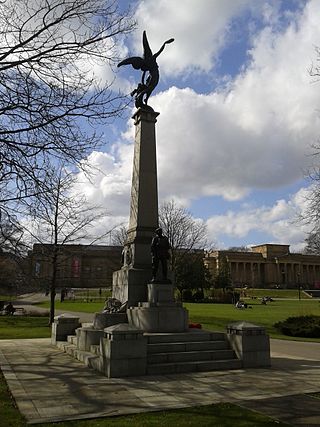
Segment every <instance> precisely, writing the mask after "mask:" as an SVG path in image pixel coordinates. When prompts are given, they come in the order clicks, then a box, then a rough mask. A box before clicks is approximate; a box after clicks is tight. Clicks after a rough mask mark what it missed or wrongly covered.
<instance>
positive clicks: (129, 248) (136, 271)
mask: <svg viewBox="0 0 320 427" xmlns="http://www.w3.org/2000/svg"><path fill="white" fill-rule="evenodd" d="M158 115H159V113H156V112H155V111H153V110H152V109H144V108H139V109H138V110H137V111H136V112H135V114H134V115H133V120H134V124H135V145H134V158H133V172H132V187H131V201H130V220H129V229H128V237H127V242H126V244H125V247H124V252H123V266H122V268H121V270H119V271H116V272H115V273H114V275H113V297H114V298H117V299H119V300H120V301H121V302H125V301H128V307H132V306H136V305H138V303H139V302H140V301H146V300H147V283H148V282H150V280H151V254H150V244H151V240H152V237H153V235H154V231H155V229H156V228H157V227H158V185H157V157H156V133H155V123H156V121H157V120H156V118H157V116H158Z"/></svg>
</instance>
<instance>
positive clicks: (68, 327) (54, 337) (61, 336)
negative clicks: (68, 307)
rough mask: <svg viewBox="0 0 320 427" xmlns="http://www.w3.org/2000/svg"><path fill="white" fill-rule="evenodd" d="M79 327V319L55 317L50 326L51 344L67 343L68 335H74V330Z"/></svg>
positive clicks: (64, 316) (63, 316) (74, 317)
mask: <svg viewBox="0 0 320 427" xmlns="http://www.w3.org/2000/svg"><path fill="white" fill-rule="evenodd" d="M80 326H81V324H80V322H79V317H76V316H70V315H63V314H62V315H60V316H55V318H54V322H53V324H52V333H51V342H52V344H56V343H57V341H67V337H68V335H75V330H76V329H77V328H79V327H80Z"/></svg>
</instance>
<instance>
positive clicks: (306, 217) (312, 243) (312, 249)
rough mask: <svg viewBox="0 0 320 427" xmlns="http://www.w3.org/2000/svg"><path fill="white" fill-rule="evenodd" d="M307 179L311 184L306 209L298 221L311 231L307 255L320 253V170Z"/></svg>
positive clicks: (306, 199) (307, 244) (307, 238)
mask: <svg viewBox="0 0 320 427" xmlns="http://www.w3.org/2000/svg"><path fill="white" fill-rule="evenodd" d="M307 179H308V180H309V182H310V183H311V185H310V187H309V189H308V191H307V192H306V193H305V197H304V202H305V203H304V209H303V210H302V211H301V212H299V213H298V214H297V217H296V220H297V222H299V223H300V224H303V225H304V226H306V228H307V229H308V230H309V232H308V233H307V237H306V239H305V242H306V247H305V250H304V252H305V253H309V254H311V253H313V254H317V253H320V169H317V168H313V170H312V171H310V172H309V174H308V176H307Z"/></svg>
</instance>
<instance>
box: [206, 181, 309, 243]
mask: <svg viewBox="0 0 320 427" xmlns="http://www.w3.org/2000/svg"><path fill="white" fill-rule="evenodd" d="M308 191H309V190H308V188H302V189H301V190H299V191H298V192H297V193H296V194H294V195H293V196H292V197H291V198H290V199H289V200H288V201H286V200H283V199H281V200H278V201H277V202H276V203H275V204H274V205H273V206H261V207H255V208H250V207H248V206H246V207H245V208H244V209H242V210H240V211H238V212H235V211H231V210H230V211H228V212H227V213H226V214H224V215H214V216H212V217H210V218H209V219H208V220H207V229H208V233H209V236H210V238H211V239H213V240H216V241H221V238H223V236H226V235H227V236H228V237H234V238H237V239H239V238H240V239H246V240H248V237H247V236H248V234H249V233H251V232H257V231H258V232H260V233H261V232H262V233H264V234H265V235H267V236H269V239H270V241H267V242H263V243H280V244H281V243H284V244H290V245H292V248H291V249H292V250H301V249H302V248H303V246H304V244H303V241H304V239H305V238H306V233H307V232H308V231H309V229H310V228H309V226H307V225H304V224H302V223H301V222H298V216H299V214H301V213H303V212H304V211H305V209H306V206H307V200H306V196H307V193H308Z"/></svg>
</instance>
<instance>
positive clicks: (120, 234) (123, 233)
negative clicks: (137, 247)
mask: <svg viewBox="0 0 320 427" xmlns="http://www.w3.org/2000/svg"><path fill="white" fill-rule="evenodd" d="M127 237H128V230H127V227H125V226H124V225H120V226H119V227H117V228H116V229H114V230H113V232H112V244H113V245H117V246H124V244H125V243H126V241H127Z"/></svg>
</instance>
